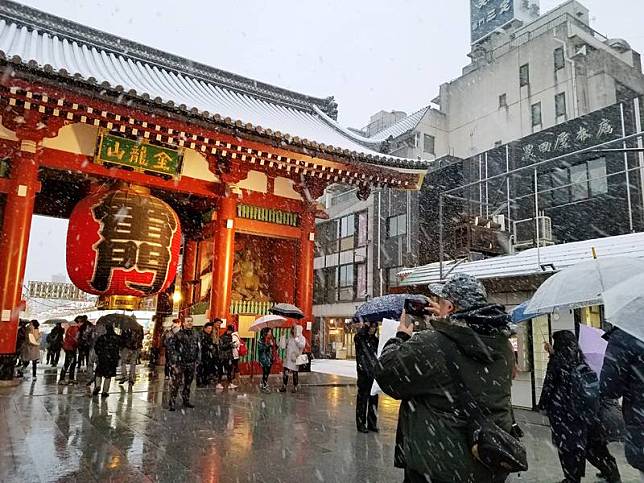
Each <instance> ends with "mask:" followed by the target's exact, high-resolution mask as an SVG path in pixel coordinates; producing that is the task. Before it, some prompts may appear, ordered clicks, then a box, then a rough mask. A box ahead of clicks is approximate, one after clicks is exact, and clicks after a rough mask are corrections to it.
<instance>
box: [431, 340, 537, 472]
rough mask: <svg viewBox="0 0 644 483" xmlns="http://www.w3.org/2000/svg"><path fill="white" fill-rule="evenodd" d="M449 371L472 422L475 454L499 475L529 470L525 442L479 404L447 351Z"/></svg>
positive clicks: (470, 434)
mask: <svg viewBox="0 0 644 483" xmlns="http://www.w3.org/2000/svg"><path fill="white" fill-rule="evenodd" d="M444 339H445V340H448V341H449V342H450V344H451V345H452V346H453V350H456V351H460V349H459V348H458V346H457V345H456V344H454V342H453V341H451V340H450V339H449V338H447V337H444ZM443 354H444V356H445V362H446V365H447V370H448V372H449V374H450V376H451V377H452V379H453V381H454V383H455V384H456V387H457V388H458V394H457V395H456V398H455V400H456V403H457V405H458V407H459V409H460V410H461V411H462V413H463V415H464V416H465V417H468V416H469V417H470V420H469V421H468V442H469V445H470V450H471V452H472V455H473V456H474V458H475V459H476V460H478V461H479V462H481V463H482V464H483V465H485V466H486V467H487V468H489V469H490V470H492V471H494V472H498V473H518V472H520V471H527V470H528V456H527V454H526V449H525V447H524V446H523V445H522V444H521V442H520V441H519V440H518V439H516V438H515V437H514V436H512V435H511V434H510V433H508V432H507V431H505V430H504V429H503V428H501V427H500V426H499V425H497V424H496V423H495V422H494V420H492V418H491V417H490V416H489V414H486V412H487V411H485V410H484V409H483V408H482V407H481V406H480V404H479V403H478V401H477V400H476V399H474V397H473V396H472V393H471V392H470V390H469V389H468V387H467V386H466V385H465V382H464V381H463V378H462V377H461V375H460V373H459V371H458V367H457V365H456V363H455V362H454V360H453V359H452V358H451V357H449V356H448V355H447V354H446V353H445V352H444V351H443Z"/></svg>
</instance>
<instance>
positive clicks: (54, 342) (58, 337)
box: [47, 325, 65, 351]
mask: <svg viewBox="0 0 644 483" xmlns="http://www.w3.org/2000/svg"><path fill="white" fill-rule="evenodd" d="M64 335H65V329H63V328H62V326H59V325H57V326H55V327H54V328H53V329H51V332H50V333H49V335H48V336H47V344H48V345H49V348H50V349H51V350H53V351H56V350H60V349H61V348H62V347H63V337H64Z"/></svg>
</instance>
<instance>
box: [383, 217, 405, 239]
mask: <svg viewBox="0 0 644 483" xmlns="http://www.w3.org/2000/svg"><path fill="white" fill-rule="evenodd" d="M405 233H407V215H406V214H404V213H403V214H402V215H396V216H390V217H389V218H387V236H388V237H389V238H394V237H397V236H401V235H404V234H405Z"/></svg>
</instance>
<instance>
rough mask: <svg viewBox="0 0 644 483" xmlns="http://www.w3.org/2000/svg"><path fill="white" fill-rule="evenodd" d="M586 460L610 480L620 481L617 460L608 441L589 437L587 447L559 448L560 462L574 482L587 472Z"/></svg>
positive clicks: (566, 476) (569, 478)
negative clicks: (609, 448) (610, 449)
mask: <svg viewBox="0 0 644 483" xmlns="http://www.w3.org/2000/svg"><path fill="white" fill-rule="evenodd" d="M586 460H588V462H589V463H590V464H591V465H593V466H594V467H595V468H597V469H598V470H599V471H600V472H601V473H602V474H603V475H604V476H605V477H606V478H607V479H608V481H609V483H610V482H614V481H619V479H620V474H619V468H618V467H617V461H616V460H615V458H614V457H613V455H611V454H610V452H609V451H608V443H607V442H605V441H602V440H601V439H598V438H592V437H591V438H589V439H588V441H587V442H586V449H585V450H584V448H574V449H573V450H565V449H559V462H560V463H561V469H562V470H563V473H564V477H565V478H566V479H567V480H568V481H570V482H574V483H578V482H580V481H581V479H582V478H583V476H584V475H585V474H586Z"/></svg>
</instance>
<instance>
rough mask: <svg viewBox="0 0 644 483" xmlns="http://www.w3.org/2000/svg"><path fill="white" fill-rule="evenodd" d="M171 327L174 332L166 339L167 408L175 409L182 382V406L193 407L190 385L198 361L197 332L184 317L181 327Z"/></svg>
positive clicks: (190, 320) (189, 319)
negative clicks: (168, 390) (168, 386)
mask: <svg viewBox="0 0 644 483" xmlns="http://www.w3.org/2000/svg"><path fill="white" fill-rule="evenodd" d="M177 329H178V327H173V332H174V334H173V335H172V336H170V337H168V338H167V339H166V357H167V358H168V360H169V363H170V402H169V404H168V409H169V410H170V411H174V410H176V399H177V394H178V393H179V386H181V385H182V384H183V388H182V390H181V397H182V398H183V407H185V408H194V406H193V405H192V404H191V403H190V386H191V385H192V381H193V379H194V377H195V367H196V365H197V362H198V361H199V334H197V333H195V332H194V331H193V330H192V319H191V318H186V319H185V320H184V321H183V324H182V328H181V329H180V330H177Z"/></svg>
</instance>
